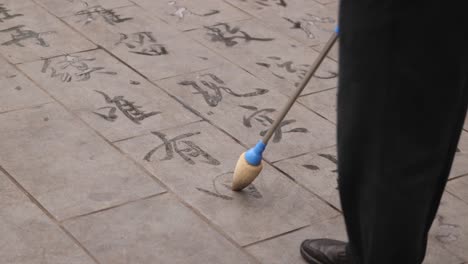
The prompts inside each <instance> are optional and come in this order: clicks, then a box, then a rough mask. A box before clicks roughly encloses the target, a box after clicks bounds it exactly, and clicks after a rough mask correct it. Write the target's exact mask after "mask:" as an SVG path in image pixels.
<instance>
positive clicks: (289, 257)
mask: <svg viewBox="0 0 468 264" xmlns="http://www.w3.org/2000/svg"><path fill="white" fill-rule="evenodd" d="M313 238H330V239H338V240H342V241H347V236H346V230H345V226H344V222H343V220H342V217H341V216H340V217H335V218H332V219H328V220H325V221H322V222H319V223H314V224H312V225H311V226H310V227H307V228H303V229H300V230H298V231H295V232H292V233H289V234H286V235H284V236H280V237H277V238H274V239H271V240H267V241H265V242H260V243H258V244H255V245H252V246H249V247H247V251H249V252H250V253H251V254H252V255H254V256H255V257H256V258H257V259H259V260H260V261H261V262H262V263H268V264H276V263H277V264H283V263H291V264H305V263H306V262H305V261H304V260H303V259H302V257H301V254H300V251H299V248H300V245H301V243H302V241H304V240H305V239H313ZM462 262H463V261H462V260H461V259H460V258H458V257H456V256H454V255H453V254H452V253H450V252H449V251H447V250H446V249H444V248H443V247H442V246H441V244H440V243H439V242H438V241H436V240H435V239H433V238H431V239H429V244H428V250H427V255H426V258H425V260H424V264H439V263H447V264H461V263H462Z"/></svg>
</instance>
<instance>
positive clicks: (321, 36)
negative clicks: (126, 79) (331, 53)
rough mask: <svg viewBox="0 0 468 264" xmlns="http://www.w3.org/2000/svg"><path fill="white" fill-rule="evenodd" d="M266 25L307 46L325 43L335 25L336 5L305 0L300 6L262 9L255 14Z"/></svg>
mask: <svg viewBox="0 0 468 264" xmlns="http://www.w3.org/2000/svg"><path fill="white" fill-rule="evenodd" d="M256 16H257V17H259V18H260V19H261V20H262V21H264V22H265V23H266V24H267V25H269V26H270V27H272V28H274V29H275V30H277V31H278V32H281V33H283V34H284V35H287V36H289V37H291V38H293V39H295V40H297V41H299V42H301V43H303V44H304V45H307V46H318V45H323V44H325V43H326V42H327V41H328V39H329V38H330V36H331V34H332V32H334V31H335V28H336V26H337V23H338V21H337V16H338V8H337V5H336V4H334V5H328V6H324V5H321V4H318V3H316V2H314V1H307V4H304V5H302V6H298V5H291V6H288V7H287V8H284V9H280V10H279V12H278V11H277V10H274V9H271V8H270V9H264V10H262V11H259V12H258V13H257V15H256Z"/></svg>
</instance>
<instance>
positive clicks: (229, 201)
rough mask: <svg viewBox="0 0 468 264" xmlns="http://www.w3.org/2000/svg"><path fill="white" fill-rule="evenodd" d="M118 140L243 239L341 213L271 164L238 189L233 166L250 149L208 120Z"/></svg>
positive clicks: (236, 237) (255, 238) (247, 240)
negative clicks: (250, 183) (233, 187)
mask: <svg viewBox="0 0 468 264" xmlns="http://www.w3.org/2000/svg"><path fill="white" fill-rule="evenodd" d="M190 133H192V134H190ZM195 133H200V134H195ZM194 134H195V135H194ZM175 137H179V139H177V140H178V141H174V140H173V139H174V138H175ZM182 137H185V138H186V139H183V138H182ZM164 138H165V140H166V142H167V143H166V145H164V143H163V140H162V139H164ZM117 146H118V147H119V148H121V149H122V150H123V151H124V152H126V153H128V154H129V155H130V156H131V157H133V158H134V159H135V160H136V161H138V162H140V163H141V164H142V165H143V166H145V167H146V168H147V169H148V170H149V171H150V172H151V173H152V174H154V175H156V176H157V177H158V178H159V179H160V180H161V181H163V182H164V183H165V184H167V185H168V186H169V188H171V189H172V190H173V191H174V192H175V193H177V194H178V195H179V196H181V197H182V199H184V200H185V201H186V202H187V203H189V204H190V205H191V206H193V207H194V208H196V209H197V210H198V211H199V212H200V213H202V214H203V215H204V216H206V217H207V218H208V219H209V220H210V221H212V222H213V223H214V224H215V225H217V226H219V227H220V228H221V229H222V230H223V231H225V232H226V233H227V234H228V235H229V236H231V237H232V238H233V239H234V240H235V241H237V242H238V243H240V244H241V245H246V244H250V243H252V242H255V241H258V240H262V239H266V238H269V237H272V236H275V235H278V234H281V233H284V232H288V231H291V230H294V229H296V228H300V227H302V226H305V225H307V224H309V223H311V222H313V221H319V220H320V219H324V218H328V217H331V216H333V215H337V212H336V211H334V210H332V209H331V208H330V207H328V206H326V205H325V204H324V203H322V202H321V201H319V200H318V199H317V198H315V197H314V196H313V195H312V194H310V193H309V192H307V191H306V190H304V189H303V188H300V187H299V186H298V185H296V184H294V183H293V182H292V181H290V180H288V179H287V178H286V177H285V176H284V175H282V174H280V173H279V172H278V171H276V170H275V169H273V168H272V167H271V166H269V165H266V166H265V168H264V169H263V171H262V173H261V175H260V176H259V177H258V178H257V179H256V180H255V182H254V185H253V186H251V187H248V188H247V189H246V190H244V191H243V192H232V191H231V190H230V185H231V179H232V171H233V169H234V166H235V163H236V162H237V159H238V158H239V155H240V154H241V153H242V152H243V151H245V150H244V149H243V148H242V147H240V146H239V145H238V144H236V143H235V142H234V141H233V140H232V139H230V138H229V137H228V136H226V135H225V134H222V133H221V132H219V131H218V130H216V129H215V128H213V127H211V126H210V125H209V124H207V123H206V122H199V123H194V124H191V125H188V126H185V127H179V128H177V129H173V130H168V131H162V132H159V133H156V134H152V135H147V136H142V137H138V138H133V139H129V140H126V141H121V142H118V143H117ZM153 150H155V151H153ZM152 151H153V152H152ZM184 157H185V160H184Z"/></svg>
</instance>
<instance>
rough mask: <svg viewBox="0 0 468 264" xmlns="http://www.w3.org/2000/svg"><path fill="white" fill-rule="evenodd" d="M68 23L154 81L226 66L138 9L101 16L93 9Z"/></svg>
mask: <svg viewBox="0 0 468 264" xmlns="http://www.w3.org/2000/svg"><path fill="white" fill-rule="evenodd" d="M104 10H106V9H104ZM108 12H112V13H111V14H112V17H111V18H108V17H107V14H108ZM65 20H66V21H67V22H68V23H69V24H70V25H72V26H73V27H74V28H76V29H77V30H79V31H80V32H82V33H83V34H85V35H86V36H87V37H89V38H90V39H92V40H93V41H94V42H95V43H97V44H99V45H101V46H103V47H105V48H106V49H107V50H109V51H111V52H112V53H113V54H114V55H116V56H117V57H119V58H120V59H122V60H123V61H125V62H126V63H128V64H129V65H130V66H132V67H133V68H135V69H137V70H138V71H139V72H140V73H142V74H144V75H145V76H147V77H148V78H149V79H151V80H158V79H162V78H167V77H171V76H175V75H180V74H184V73H189V72H194V71H199V70H203V69H207V68H210V67H214V66H216V65H218V64H221V63H222V62H223V59H222V58H221V57H219V56H217V55H216V54H215V53H213V52H211V51H210V50H208V49H207V48H205V47H203V46H202V45H200V44H198V43H197V42H194V41H193V40H191V39H189V38H188V37H186V36H184V35H182V33H181V32H178V31H177V30H176V29H175V28H174V27H172V26H170V25H168V24H167V23H165V22H163V21H162V20H160V19H156V18H154V17H151V15H150V13H147V12H145V10H144V9H143V8H141V7H138V6H131V7H124V8H117V9H109V10H106V11H100V12H99V11H95V10H94V9H93V8H90V9H89V10H86V9H85V10H82V11H81V12H79V13H77V14H76V15H74V16H70V17H67V18H65ZM187 43H190V45H187ZM188 62H190V63H188Z"/></svg>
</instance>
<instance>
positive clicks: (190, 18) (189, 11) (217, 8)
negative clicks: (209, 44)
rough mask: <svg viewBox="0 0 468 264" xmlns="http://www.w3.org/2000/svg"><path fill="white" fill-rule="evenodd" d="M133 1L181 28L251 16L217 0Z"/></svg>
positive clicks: (197, 26)
mask: <svg viewBox="0 0 468 264" xmlns="http://www.w3.org/2000/svg"><path fill="white" fill-rule="evenodd" d="M134 2H135V3H136V4H137V5H140V6H141V7H143V8H144V9H145V10H148V11H150V12H151V13H153V14H155V15H157V16H158V17H159V18H161V19H163V20H165V21H167V22H168V23H169V24H171V25H174V26H176V27H177V28H179V29H181V30H190V29H195V28H200V27H203V26H204V25H212V24H216V23H219V22H228V21H237V20H243V19H248V18H250V17H251V16H250V15H248V14H247V13H245V12H242V11H241V10H240V9H237V8H235V7H233V6H231V5H229V4H227V3H225V2H223V1H219V0H204V1H203V2H196V1H190V0H165V1H152V0H135V1H134Z"/></svg>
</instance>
